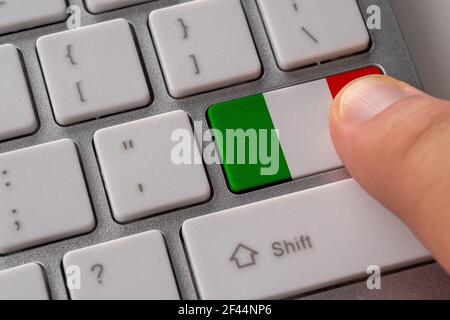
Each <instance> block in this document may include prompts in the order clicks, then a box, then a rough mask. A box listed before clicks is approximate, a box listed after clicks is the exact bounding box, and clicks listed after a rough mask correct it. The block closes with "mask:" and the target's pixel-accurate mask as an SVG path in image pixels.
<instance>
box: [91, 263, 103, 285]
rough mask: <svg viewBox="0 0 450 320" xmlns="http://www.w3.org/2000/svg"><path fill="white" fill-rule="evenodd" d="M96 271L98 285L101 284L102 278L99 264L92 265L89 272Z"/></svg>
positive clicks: (101, 268)
mask: <svg viewBox="0 0 450 320" xmlns="http://www.w3.org/2000/svg"><path fill="white" fill-rule="evenodd" d="M96 270H98V271H97V279H98V283H100V284H101V283H102V279H101V277H102V273H103V266H102V265H101V264H96V265H93V266H92V268H91V272H95V271H96Z"/></svg>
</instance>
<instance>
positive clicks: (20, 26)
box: [0, 0, 67, 34]
mask: <svg viewBox="0 0 450 320" xmlns="http://www.w3.org/2000/svg"><path fill="white" fill-rule="evenodd" d="M66 8H67V5H66V1H65V0H0V34H5V33H9V32H14V31H20V30H25V29H28V28H33V27H38V26H42V25H45V24H50V23H55V22H59V21H63V20H64V19H65V18H66V15H67V13H66Z"/></svg>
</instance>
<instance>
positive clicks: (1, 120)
mask: <svg viewBox="0 0 450 320" xmlns="http://www.w3.org/2000/svg"><path fill="white" fill-rule="evenodd" d="M0 70H1V77H0V141H1V140H6V139H10V138H16V137H20V136H23V135H26V134H30V133H33V132H34V131H36V129H37V127H38V122H37V120H36V115H35V112H34V107H33V103H32V99H31V97H30V91H29V89H28V83H27V80H26V77H25V71H24V70H23V68H22V61H21V58H20V56H19V51H18V50H17V48H16V47H14V46H13V45H11V44H5V45H2V46H0Z"/></svg>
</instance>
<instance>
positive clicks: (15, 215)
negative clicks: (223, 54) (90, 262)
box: [0, 139, 95, 254]
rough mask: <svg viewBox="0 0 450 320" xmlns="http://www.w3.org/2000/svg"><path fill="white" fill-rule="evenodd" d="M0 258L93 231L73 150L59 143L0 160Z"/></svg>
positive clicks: (6, 155)
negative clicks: (2, 255)
mask: <svg viewBox="0 0 450 320" xmlns="http://www.w3.org/2000/svg"><path fill="white" fill-rule="evenodd" d="M0 211H1V212H2V214H1V215H0V254H7V253H11V252H13V251H16V250H21V249H26V248H30V247H34V246H38V245H42V244H45V243H49V242H52V241H56V240H61V239H64V238H69V237H72V236H75V235H80V234H83V233H87V232H89V231H91V230H93V229H94V226H95V219H94V216H93V213H92V208H91V204H90V199H89V196H88V192H87V190H86V185H85V182H84V177H83V173H82V170H81V166H80V163H79V160H78V154H77V150H76V147H75V144H74V143H73V141H71V140H67V139H65V140H59V141H55V142H51V143H47V144H43V145H39V146H34V147H30V148H26V149H22V150H18V151H12V152H9V153H4V154H1V155H0Z"/></svg>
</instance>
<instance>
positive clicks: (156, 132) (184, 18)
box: [0, 0, 430, 299]
mask: <svg viewBox="0 0 450 320" xmlns="http://www.w3.org/2000/svg"><path fill="white" fill-rule="evenodd" d="M69 5H70V6H71V8H69V10H68V11H66V9H67V8H68V6H69ZM369 5H377V6H378V7H379V8H380V10H381V11H382V12H383V14H382V19H383V20H382V25H383V27H382V29H381V30H376V29H370V30H369V29H368V28H367V27H366V24H365V19H366V18H367V16H368V15H367V13H366V12H367V10H366V9H367V7H368V6H369ZM74 6H75V7H74ZM74 8H78V10H74ZM67 12H71V13H72V14H77V12H79V13H80V14H81V16H80V21H81V26H80V27H79V28H75V29H71V30H68V28H67V25H66V22H65V21H64V20H65V19H66V18H70V17H68V15H67ZM0 72H1V78H0V141H1V142H0V270H4V271H1V272H0V299H2V298H4V299H11V298H19V299H20V298H23V299H179V298H183V299H195V298H200V299H240V298H242V299H259V298H261V299H267V298H295V297H296V296H298V295H299V294H308V293H310V292H311V291H312V290H317V289H325V290H326V288H327V287H329V286H331V285H337V284H345V282H347V281H350V280H358V279H364V276H365V274H366V269H367V267H369V266H370V265H377V266H379V267H380V268H381V269H382V270H383V271H391V270H396V269H397V268H400V267H409V266H412V265H414V264H416V263H419V262H424V261H429V260H430V257H429V254H428V253H427V251H426V250H425V249H424V248H423V247H422V246H421V245H420V244H419V243H418V242H417V240H416V239H415V238H414V236H413V235H412V234H411V233H410V231H409V230H408V229H407V228H406V227H405V226H404V225H403V224H402V223H401V222H400V221H399V220H398V219H397V218H395V217H394V216H393V215H391V214H390V213H389V212H387V210H386V209H384V208H383V207H381V205H379V204H378V203H377V202H376V201H375V200H373V199H371V198H370V197H369V196H368V195H367V194H365V193H364V191H362V190H361V189H360V188H359V187H358V185H357V184H356V182H355V181H353V180H352V179H350V177H349V175H348V173H347V171H346V170H345V169H344V168H342V163H341V162H340V160H339V158H338V156H337V154H336V152H335V150H334V148H333V146H332V143H331V139H330V137H329V133H328V127H327V116H328V110H329V107H330V102H331V101H332V99H333V97H335V96H336V94H337V92H338V91H339V90H340V89H341V88H342V87H343V86H345V84H347V83H348V82H350V81H351V80H353V79H355V78H357V77H360V76H363V75H367V74H380V73H385V74H388V75H391V76H394V77H397V78H399V79H401V80H404V81H407V82H409V83H411V84H412V85H415V86H420V82H419V80H418V78H417V75H416V73H415V70H414V66H413V63H412V61H411V59H410V57H409V54H408V51H407V49H406V46H405V45H404V43H403V40H402V36H401V33H400V31H399V28H398V26H397V24H396V20H395V17H394V15H393V13H392V11H391V8H390V4H389V1H387V0H373V1H368V0H360V1H356V0H345V1H335V0H320V1H319V0H304V1H298V0H283V1H280V0H242V1H240V0H194V1H179V0H178V1H177V0H155V1H143V0H86V1H81V0H70V1H68V3H66V1H64V0H51V1H50V0H2V1H1V0H0ZM208 128H210V129H215V131H214V132H215V133H216V134H215V135H214V139H213V138H212V137H211V136H209V137H208V134H206V132H205V131H206V130H207V129H208ZM227 129H259V130H260V132H261V130H262V132H264V133H267V132H270V130H275V131H276V130H278V131H277V134H276V135H273V134H272V136H271V138H273V139H274V140H273V141H275V142H276V143H277V145H279V147H277V148H275V149H272V153H274V152H275V151H277V152H278V153H276V154H277V157H274V158H273V159H271V160H274V161H275V163H276V164H277V165H278V167H276V168H274V167H271V166H270V165H271V164H274V163H272V162H270V163H269V162H267V161H262V159H263V158H262V157H259V158H257V159H256V162H255V163H253V164H251V165H247V164H245V163H233V164H229V163H224V164H223V165H221V164H220V163H214V162H212V163H210V162H209V161H208V159H206V157H205V154H206V151H211V152H212V153H214V152H216V156H217V158H222V159H223V158H227V155H228V153H227V151H226V150H225V149H224V148H223V146H224V145H222V144H221V143H220V140H222V139H218V136H219V135H218V134H217V131H221V130H222V131H223V130H225V131H226V130H227ZM264 130H266V131H264ZM184 140H186V141H188V142H189V145H190V146H191V148H190V149H189V150H190V153H189V154H186V153H184V151H185V150H184V151H181V152H180V150H178V149H177V145H178V143H179V142H180V141H184ZM213 140H214V141H213ZM224 140H225V141H226V139H224ZM260 140H261V139H260ZM260 140H258V141H260ZM257 148H259V147H258V146H257ZM255 150H257V149H255ZM174 155H175V156H179V159H178V158H177V159H178V160H174ZM202 155H203V157H202ZM234 156H237V157H239V155H236V154H235V155H234ZM266 156H267V155H266ZM202 158H203V160H202ZM269 158H270V157H269ZM186 159H190V160H192V163H188V162H185V160H186ZM266 160H267V159H266ZM269 160H270V159H269ZM271 169H276V170H275V173H274V174H270V171H271ZM264 172H265V173H269V174H268V175H267V174H264Z"/></svg>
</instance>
